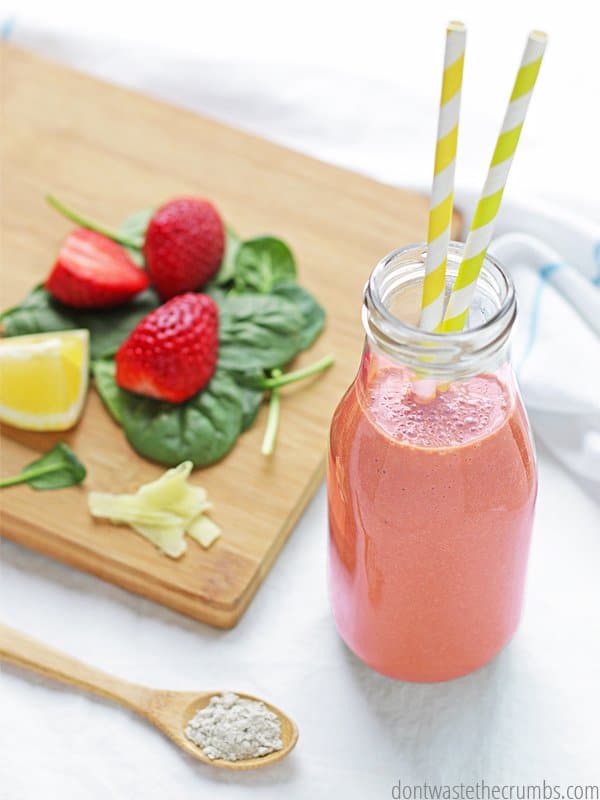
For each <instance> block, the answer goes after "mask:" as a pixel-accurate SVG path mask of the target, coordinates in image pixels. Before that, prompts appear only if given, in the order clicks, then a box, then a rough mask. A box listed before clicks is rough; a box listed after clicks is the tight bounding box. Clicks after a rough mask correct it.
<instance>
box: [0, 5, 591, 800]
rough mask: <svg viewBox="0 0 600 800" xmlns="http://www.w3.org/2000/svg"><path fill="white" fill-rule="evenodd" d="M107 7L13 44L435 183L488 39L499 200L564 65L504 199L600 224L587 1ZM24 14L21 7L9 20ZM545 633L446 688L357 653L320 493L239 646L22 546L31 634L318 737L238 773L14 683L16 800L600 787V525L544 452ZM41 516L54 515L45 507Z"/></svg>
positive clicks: (399, 179)
mask: <svg viewBox="0 0 600 800" xmlns="http://www.w3.org/2000/svg"><path fill="white" fill-rule="evenodd" d="M149 6H150V3H144V4H133V3H129V4H128V3H124V2H121V3H115V2H112V1H111V0H109V1H105V2H103V3H101V4H98V5H92V4H88V3H86V4H83V3H81V4H73V3H66V2H60V1H58V2H57V1H56V0H55V1H54V2H52V3H51V4H50V3H33V2H30V0H20V2H19V4H18V7H13V9H12V11H13V12H14V13H15V15H16V23H15V25H14V29H13V32H12V38H13V39H14V40H15V41H16V42H18V43H21V44H22V45H25V46H29V47H32V48H34V49H36V50H38V51H40V52H43V53H46V54H47V55H50V56H52V57H54V58H56V59H63V60H66V61H70V62H72V63H76V64H79V65H80V66H81V68H84V69H88V70H90V71H93V72H96V73H98V74H101V75H104V76H105V77H108V78H111V79H112V80H119V81H121V82H123V83H127V84H129V85H133V86H137V87H139V88H141V89H142V90H143V91H146V92H150V93H153V94H155V95H158V96H163V97H166V98H169V99H171V100H172V101H174V102H177V103H179V104H182V105H189V106H191V107H193V108H196V109H197V110H199V111H204V112H205V113H210V114H212V115H214V116H219V117H221V118H223V119H226V120H229V121H231V122H234V123H235V124H237V125H240V126H243V127H246V128H249V129H252V130H254V131H257V132H259V133H261V134H262V135H266V136H269V137H271V138H274V139H278V140H280V141H284V142H285V143H287V144H289V145H291V146H293V147H297V148H299V149H303V150H305V151H308V152H311V153H314V154H316V155H318V156H320V157H322V158H325V159H328V160H332V161H336V162H338V163H342V164H345V165H347V166H350V167H352V168H355V169H359V170H361V171H364V172H367V173H369V174H372V175H374V176H376V177H378V178H380V179H382V180H386V181H389V182H396V183H403V184H407V185H420V186H425V185H426V184H427V183H428V181H429V174H430V170H431V158H432V152H433V141H434V135H435V117H436V103H437V98H438V94H439V79H440V65H441V59H442V49H443V29H444V25H445V22H446V21H447V19H448V18H458V19H462V20H463V21H465V22H466V23H467V24H468V28H469V34H468V46H467V47H468V49H467V61H466V66H465V80H464V94H463V113H462V116H461V133H460V145H459V161H458V172H457V180H458V184H459V188H470V189H475V190H477V189H478V188H479V187H480V185H481V183H482V180H483V176H484V173H485V169H486V165H487V161H488V160H489V155H490V152H491V149H492V146H493V142H494V139H495V136H496V133H497V128H498V126H499V124H500V119H501V116H502V113H503V107H504V104H505V102H506V98H507V96H508V93H509V90H510V85H511V82H512V79H513V76H514V71H515V69H516V65H517V63H518V60H519V57H520V52H521V48H522V45H523V41H524V38H525V36H526V33H527V31H528V29H529V28H530V27H538V28H542V29H545V30H547V31H548V32H549V34H550V45H549V49H548V53H547V57H546V59H545V63H544V65H543V68H542V72H541V74H540V81H539V85H538V88H537V89H536V94H535V97H534V99H533V101H532V106H531V112H530V115H529V118H528V120H527V123H526V126H525V132H524V135H523V139H522V142H521V145H520V147H519V152H518V154H517V157H516V162H515V167H514V170H513V173H512V174H511V178H510V181H509V186H508V189H507V193H506V202H511V201H513V200H518V201H519V202H520V203H522V202H524V201H527V200H531V201H532V202H533V201H536V202H537V201H540V200H541V201H545V202H547V201H550V202H552V203H554V204H556V205H560V206H563V207H565V208H566V209H568V210H569V211H572V212H577V213H580V214H584V215H588V216H589V217H591V218H594V219H596V220H598V218H599V217H600V214H599V212H600V207H599V202H598V185H599V178H600V175H599V167H598V114H597V98H598V97H599V96H600V64H599V58H598V55H597V36H598V21H599V20H598V13H597V12H596V11H593V10H592V9H593V5H592V4H591V3H588V2H581V1H576V2H570V3H568V4H564V3H560V4H559V3H553V2H543V3H542V2H526V1H525V0H521V2H514V1H513V0H510V2H504V3H501V4H500V3H497V4H492V3H482V2H454V3H442V2H429V3H406V2H404V3H400V2H387V3H384V2H379V1H377V0H375V1H373V0H371V2H369V3H360V4H359V3H349V2H346V3H327V2H320V3H313V2H307V0H303V2H302V3H296V4H291V3H285V2H279V3H275V2H270V3H265V2H251V3H250V2H247V3H241V2H240V3H233V2H223V0H214V2H212V3H201V2H197V3H182V2H173V0H171V1H170V2H169V3H162V4H156V5H153V7H152V8H149ZM10 10H11V9H9V8H6V6H4V7H3V16H6V15H7V14H8V13H9V12H10ZM539 456H540V498H539V505H538V514H537V521H536V530H535V537H534V546H533V552H532V558H531V570H530V579H529V587H528V588H529V590H528V597H527V604H526V613H525V617H524V620H523V624H522V626H521V629H520V631H519V633H518V635H517V637H516V639H515V640H514V642H513V643H512V644H511V645H510V647H509V648H508V649H507V650H506V651H505V652H504V653H503V654H502V655H501V656H500V657H499V658H498V659H496V661H495V662H493V663H492V664H490V665H489V666H488V667H486V668H484V669H483V670H481V671H480V672H478V673H476V674H474V675H472V676H469V677H467V678H464V679H462V680H459V681H454V682H452V683H448V684H441V685H437V686H418V685H410V684H401V683H394V682H392V681H390V680H387V679H385V678H382V677H379V676H377V675H374V674H373V673H371V672H369V670H367V669H366V668H365V667H364V666H363V665H362V664H360V663H359V662H358V661H357V660H356V659H355V658H354V657H353V656H351V655H350V654H349V653H348V652H347V651H346V649H345V648H344V646H343V645H342V644H341V642H340V641H339V639H338V638H337V636H336V633H335V630H334V627H333V623H332V621H331V617H330V614H329V609H328V603H327V596H326V585H325V580H324V576H325V540H326V506H325V497H324V492H323V491H320V492H319V494H318V495H317V497H316V498H315V500H314V501H313V503H312V504H311V506H310V507H309V509H308V511H307V513H306V514H305V516H304V517H303V519H302V521H301V522H300V524H299V525H298V527H297V529H296V531H295V532H294V534H293V536H292V538H291V539H290V541H289V543H288V544H287V546H286V548H285V549H284V551H283V553H282V555H281V556H280V558H279V560H278V561H277V563H276V565H275V567H274V569H273V571H272V572H271V574H270V575H269V577H268V578H267V580H266V581H265V584H264V585H263V587H262V588H261V589H260V591H259V593H258V595H257V597H256V599H255V600H254V602H253V604H252V605H251V607H250V609H249V611H248V612H247V614H246V616H245V617H244V618H243V620H242V621H241V622H240V624H239V625H238V627H237V628H236V629H234V630H232V631H228V632H223V631H215V630H212V629H210V628H208V627H206V626H203V625H201V624H199V623H196V622H193V621H191V620H188V619H185V618H184V617H181V616H179V615H177V614H174V613H172V612H170V611H167V610H164V609H161V608H160V607H159V606H157V605H154V604H152V603H150V602H147V601H144V600H141V599H139V598H137V597H135V596H133V595H129V594H127V593H125V592H123V591H121V590H119V589H116V588H114V587H112V586H109V585H107V584H104V583H102V582H100V581H98V580H96V579H94V578H91V577H89V576H86V575H83V574H79V573H76V572H74V571H72V570H70V569H68V568H66V567H63V566H61V565H59V564H56V563H53V562H51V561H49V560H46V559H44V558H42V557H40V556H37V555H34V554H32V553H29V552H27V551H25V550H23V549H21V548H19V547H17V546H14V545H12V544H6V543H3V546H2V581H1V589H0V604H1V613H2V617H3V619H4V620H6V621H8V622H10V624H12V625H14V626H16V627H18V628H20V629H22V630H24V631H26V632H28V633H30V634H32V635H35V636H38V637H39V638H42V639H45V640H47V641H49V642H52V643H53V644H54V646H56V647H59V648H62V649H64V650H65V651H68V652H70V653H72V654H74V655H77V656H78V657H80V658H82V659H85V660H87V661H89V662H90V663H92V664H95V665H97V666H99V667H102V668H104V669H106V670H109V671H112V672H114V673H115V674H118V675H121V676H123V677H126V678H129V679H131V680H135V681H141V682H146V683H148V684H150V685H154V686H161V687H170V688H181V689H192V688H194V687H197V688H198V689H213V688H215V689H218V688H233V689H239V690H242V691H243V690H245V691H249V692H253V693H255V694H258V695H263V696H265V697H266V698H268V699H270V700H272V701H273V702H274V703H275V704H277V705H279V706H280V707H282V708H285V709H286V710H287V711H288V712H289V713H290V714H291V715H292V716H293V717H294V718H295V719H296V720H297V722H298V724H299V727H300V733H301V738H300V742H299V745H298V747H297V749H296V751H295V752H294V754H293V755H292V756H291V757H290V758H289V759H287V760H286V761H285V762H284V763H282V764H280V765H278V766H277V767H274V768H272V769H269V770H265V771H263V772H257V773H254V774H241V775H228V774H224V773H221V772H218V771H217V770H211V769H210V768H207V767H205V766H203V765H201V764H197V763H195V762H192V761H191V760H190V759H188V758H187V757H185V756H183V755H182V754H180V753H179V752H177V751H176V750H175V748H174V747H173V746H172V745H171V744H170V743H169V742H168V741H166V740H164V739H163V738H162V737H161V735H160V734H158V733H156V732H154V731H152V730H151V729H149V728H148V727H147V725H146V724H145V723H143V722H141V721H138V720H137V719H135V718H134V717H133V716H132V715H131V714H129V713H128V712H125V711H122V710H120V709H118V708H116V707H113V706H111V705H110V704H107V703H104V702H102V701H99V700H95V699H90V698H89V697H88V696H86V695H83V694H79V693H77V692H72V691H70V690H64V689H62V688H60V687H58V686H57V685H55V684H52V683H50V682H46V681H43V680H40V679H37V678H32V677H31V676H29V675H25V674H24V673H20V672H18V671H16V670H12V669H6V670H4V672H3V675H2V684H1V685H2V715H3V723H2V726H1V727H0V753H1V757H0V796H1V797H2V798H7V800H8V798H10V800H21V798H26V799H27V800H29V798H33V797H42V796H43V797H45V798H55V797H56V798H58V797H60V798H64V800H71V799H72V798H73V800H79V798H84V797H85V798H94V799H95V798H108V797H111V798H113V797H114V798H138V797H139V798H150V799H151V800H153V799H154V798H161V799H162V798H164V797H165V796H169V797H173V798H177V800H179V798H184V799H185V798H212V797H215V796H217V797H223V798H240V797H247V796H248V797H256V798H263V797H264V798H268V797H286V798H326V797H332V796H339V797H344V798H361V799H362V798H366V799H367V800H370V798H379V797H382V798H383V797H390V796H391V787H392V785H393V784H394V783H396V782H397V781H398V780H399V779H401V780H402V781H403V782H405V783H410V782H415V781H424V780H427V781H428V782H430V783H433V782H454V781H456V782H468V781H474V780H477V779H482V778H483V779H485V780H486V781H487V782H488V783H491V782H494V781H496V782H505V783H516V782H520V781H528V782H532V781H541V780H542V779H544V778H545V779H546V780H547V781H550V782H552V783H559V782H562V783H563V784H564V785H565V786H566V784H570V783H581V782H594V783H600V771H599V767H598V751H599V750H600V746H599V745H600V742H599V738H600V737H599V734H598V717H599V715H600V690H599V687H598V665H599V664H600V623H599V621H598V619H599V614H598V612H599V610H600V582H599V581H598V574H599V565H600V525H599V521H598V506H597V505H596V504H595V503H594V502H593V500H592V499H591V498H590V497H589V496H588V495H586V494H584V493H583V491H582V490H581V489H580V488H579V486H578V485H577V484H576V483H575V482H574V481H573V480H572V479H571V478H570V477H569V476H568V475H567V474H566V473H565V472H564V471H563V470H562V468H561V467H559V466H558V464H557V463H556V462H555V461H554V460H553V459H552V458H551V457H550V456H549V455H548V454H547V453H546V452H545V451H543V450H541V451H540V452H539ZM33 499H34V500H35V502H43V497H42V496H39V497H38V496H37V495H36V496H35V497H34V498H33Z"/></svg>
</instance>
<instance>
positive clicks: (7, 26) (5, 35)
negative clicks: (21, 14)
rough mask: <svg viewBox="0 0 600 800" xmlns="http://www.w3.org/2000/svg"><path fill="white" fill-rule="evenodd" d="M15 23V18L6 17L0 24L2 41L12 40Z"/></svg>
mask: <svg viewBox="0 0 600 800" xmlns="http://www.w3.org/2000/svg"><path fill="white" fill-rule="evenodd" d="M15 22H16V18H15V17H5V19H3V20H2V22H0V39H2V41H6V40H7V39H10V37H11V35H12V32H13V28H14V27H15Z"/></svg>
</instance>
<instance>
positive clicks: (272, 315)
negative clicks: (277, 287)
mask: <svg viewBox="0 0 600 800" xmlns="http://www.w3.org/2000/svg"><path fill="white" fill-rule="evenodd" d="M303 325H304V317H303V316H302V314H301V313H300V311H299V310H298V309H297V308H296V306H295V305H294V304H293V303H290V302H289V301H288V300H284V299H283V298H282V297H277V296H276V295H261V294H240V295H236V294H232V295H228V296H227V297H225V298H224V299H223V300H222V301H221V303H220V305H219V366H221V367H223V368H224V369H228V370H234V371H235V370H237V371H238V372H246V371H248V370H262V369H273V368H275V367H280V366H282V365H283V364H286V363H287V362H288V361H290V359H292V358H293V357H294V356H295V355H296V354H297V353H298V352H299V351H300V350H301V349H302V348H301V339H300V336H301V331H302V328H303Z"/></svg>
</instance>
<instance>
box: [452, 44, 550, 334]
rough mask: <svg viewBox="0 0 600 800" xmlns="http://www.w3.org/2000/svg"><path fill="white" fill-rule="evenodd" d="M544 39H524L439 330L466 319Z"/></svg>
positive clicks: (459, 324)
mask: <svg viewBox="0 0 600 800" xmlns="http://www.w3.org/2000/svg"><path fill="white" fill-rule="evenodd" d="M547 38H548V37H547V36H546V34H545V33H541V32H540V31H532V32H531V33H530V34H529V38H528V39H527V44H526V45H525V52H524V53H523V58H522V59H521V66H520V68H519V71H518V73H517V78H516V80H515V85H514V87H513V90H512V94H511V96H510V101H509V104H508V108H507V110H506V115H505V117H504V123H503V125H502V130H501V131H500V135H499V137H498V141H497V142H496V149H495V150H494V155H493V156H492V161H491V164H490V168H489V171H488V174H487V178H486V181H485V185H484V187H483V192H482V194H481V198H480V200H479V203H478V204H477V209H476V211H475V216H474V217H473V221H472V222H471V229H470V231H469V235H468V236H467V242H466V244H465V249H464V253H463V258H462V261H461V263H460V266H459V268H458V274H457V276H456V280H455V281H454V285H453V287H452V292H451V293H450V298H449V300H448V307H447V309H446V314H445V316H444V321H443V322H442V326H441V330H442V331H461V330H462V329H463V327H464V325H465V322H466V320H467V317H468V314H469V306H470V305H471V301H472V300H473V295H474V294H475V287H476V284H477V278H478V277H479V273H480V272H481V267H482V265H483V260H484V258H485V254H486V252H487V249H488V245H489V243H490V241H491V239H492V235H493V232H494V224H495V222H496V217H497V215H498V209H499V208H500V202H501V200H502V194H503V192H504V187H505V186H506V179H507V178H508V173H509V170H510V165H511V163H512V160H513V156H514V154H515V150H516V149H517V144H518V142H519V137H520V135H521V129H522V127H523V122H524V121H525V115H526V114H527V108H528V106H529V101H530V100H531V95H532V93H533V87H534V86H535V82H536V79H537V76H538V72H539V69H540V64H541V63H542V58H543V55H544V50H545V49H546V42H547Z"/></svg>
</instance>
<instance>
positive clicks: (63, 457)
mask: <svg viewBox="0 0 600 800" xmlns="http://www.w3.org/2000/svg"><path fill="white" fill-rule="evenodd" d="M85 476H86V469H85V467H84V466H83V464H82V463H81V461H80V460H79V459H78V458H77V456H76V455H75V453H74V452H73V451H72V450H71V448H70V447H67V445H66V444H63V442H59V443H58V444H56V445H54V447H53V448H52V449H51V450H48V452H47V453H46V454H45V455H43V456H42V457H41V458H38V459H36V460H35V461H32V462H31V464H28V465H27V466H26V467H25V468H24V469H23V470H22V471H21V472H20V473H19V474H18V475H14V476H13V477H12V478H4V479H3V480H1V481H0V488H4V487H6V486H15V485H16V484H18V483H27V484H29V486H31V488H32V489H38V490H46V489H63V488H64V487H65V486H74V485H75V484H77V483H81V481H82V480H83V479H84V478H85Z"/></svg>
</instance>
